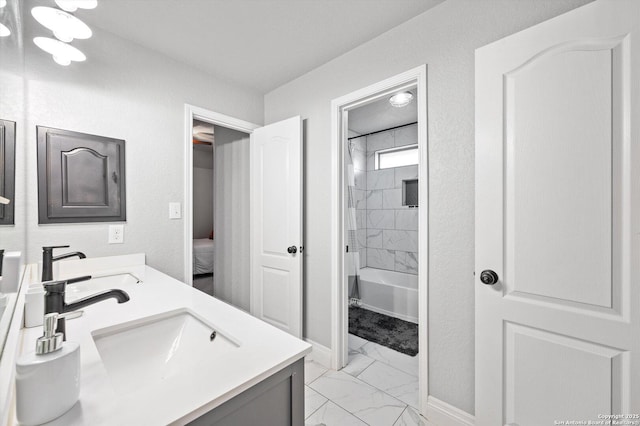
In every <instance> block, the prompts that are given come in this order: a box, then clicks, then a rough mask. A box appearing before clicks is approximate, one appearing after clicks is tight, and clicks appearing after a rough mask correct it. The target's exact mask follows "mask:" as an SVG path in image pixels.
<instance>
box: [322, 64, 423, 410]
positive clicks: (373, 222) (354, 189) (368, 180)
mask: <svg viewBox="0 0 640 426" xmlns="http://www.w3.org/2000/svg"><path fill="white" fill-rule="evenodd" d="M399 93H410V96H412V97H413V99H412V100H411V102H409V103H408V105H406V106H405V107H404V108H406V109H403V108H400V107H398V108H395V107H393V106H389V107H387V106H388V105H389V100H390V98H391V97H392V96H394V95H396V94H399ZM385 111H386V112H385ZM332 112H333V122H332V129H333V146H332V148H333V160H334V173H333V175H334V176H333V177H334V181H333V195H334V200H333V201H334V203H333V237H334V239H333V242H334V245H333V270H332V272H333V274H334V280H335V283H336V284H335V286H334V292H333V296H334V300H333V312H332V314H333V315H332V318H333V327H332V330H333V341H332V355H333V359H332V366H333V368H335V369H338V370H339V369H343V368H344V369H345V372H347V373H349V372H351V373H354V374H356V375H357V376H358V377H359V376H360V375H362V376H363V377H360V378H361V379H365V377H364V375H367V370H370V371H369V373H370V374H369V376H371V377H369V379H375V378H376V377H380V376H381V375H382V374H383V373H382V372H378V373H376V372H375V371H374V370H375V369H376V368H377V369H389V370H390V369H398V370H399V371H398V373H397V377H401V376H402V377H403V378H406V379H407V380H408V381H410V382H411V383H408V385H409V387H412V386H415V387H417V388H418V389H419V392H418V393H417V394H416V392H415V391H414V392H413V395H409V396H406V398H409V399H410V400H411V401H410V402H408V403H409V405H411V406H414V408H417V409H418V410H419V411H420V412H422V413H425V412H426V395H427V394H428V393H427V383H428V381H427V373H428V369H427V362H426V361H427V350H428V349H427V348H428V345H427V333H426V324H427V322H426V319H427V277H428V264H427V260H428V254H427V249H428V245H427V241H428V238H427V230H428V229H427V224H428V191H427V188H428V185H427V177H428V168H427V167H428V162H427V131H426V129H427V126H426V66H421V67H418V68H416V69H413V70H410V71H408V72H406V73H403V74H400V75H398V76H395V77H392V78H390V79H387V80H385V81H382V82H380V83H378V84H375V85H373V86H369V87H366V88H364V89H361V90H359V91H357V92H354V93H351V94H349V95H346V96H343V97H341V98H339V99H336V100H334V101H333V102H332ZM385 195H386V197H385ZM369 206H370V207H371V208H370V209H369V208H368V207H369ZM396 223H399V224H400V228H404V229H400V228H398V227H397V226H396ZM385 234H386V235H385ZM385 283H386V284H389V285H385ZM412 284H413V285H412ZM401 290H403V291H401ZM374 323H377V324H378V325H371V324H374ZM380 324H385V327H386V326H389V327H388V329H385V330H382V328H380V327H381V326H380ZM389 324H391V325H389ZM418 324H419V325H421V326H422V328H420V329H419V331H420V332H419V333H418V327H417V325H418ZM367 328H368V330H367ZM407 328H412V332H413V336H414V337H413V338H410V337H409V338H407V337H406V335H405V337H399V336H400V334H402V333H404V332H405V331H406V329H407ZM380 334H386V336H387V338H386V339H379V340H386V342H382V341H375V338H376V335H378V336H379V335H380ZM408 334H411V332H410V333H408ZM418 335H419V339H418ZM363 336H364V338H363ZM411 346H412V347H411ZM410 347H411V348H410ZM373 352H377V353H378V354H380V353H381V352H382V353H383V354H384V355H386V357H387V359H389V358H388V357H389V356H391V357H393V361H392V362H391V363H386V365H385V364H384V363H377V362H378V361H381V360H382V359H379V360H378V359H376V357H375V356H373ZM402 352H405V353H402ZM416 352H417V353H416ZM384 355H383V356H381V357H380V358H382V357H384ZM371 360H372V361H371ZM369 361H371V362H369ZM376 363H377V364H376ZM365 364H366V365H365ZM391 364H394V365H391ZM398 367H401V368H398ZM407 370H408V371H407ZM394 371H395V370H394ZM410 376H412V377H410ZM373 385H374V386H375V384H373ZM380 386H384V385H382V384H380ZM422 395H424V397H422Z"/></svg>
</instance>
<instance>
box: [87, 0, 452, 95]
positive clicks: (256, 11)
mask: <svg viewBox="0 0 640 426" xmlns="http://www.w3.org/2000/svg"><path fill="white" fill-rule="evenodd" d="M442 1H443V0H99V2H98V7H97V8H96V9H93V10H78V11H77V12H76V16H78V17H79V18H80V19H82V20H83V21H85V22H87V23H88V24H89V25H90V26H96V27H99V28H102V29H104V30H106V31H109V32H112V33H114V34H116V35H118V36H120V37H122V38H125V39H128V40H131V41H133V42H135V43H137V44H140V45H142V46H144V47H146V48H149V49H152V50H155V51H157V52H160V53H162V54H165V55H167V56H170V57H172V58H174V59H176V60H178V61H181V62H184V63H187V64H189V65H191V66H193V67H195V68H198V69H201V70H203V71H205V72H208V73H210V74H213V75H215V76H217V77H219V78H221V79H223V80H226V81H231V82H234V83H237V84H240V85H243V86H248V87H251V88H253V89H256V90H258V91H260V92H261V93H266V92H268V91H271V90H273V89H275V88H276V87H278V86H280V85H282V84H284V83H286V82H288V81H290V80H293V79H294V78H296V77H299V76H301V75H303V74H305V73H307V72H308V71H311V70H312V69H314V68H316V67H318V66H319V65H321V64H323V63H326V62H328V61H329V60H331V59H333V58H335V57H337V56H340V55H342V54H343V53H346V52H347V51H349V50H351V49H353V48H354V47H356V46H358V45H360V44H362V43H364V42H366V41H367V40H369V39H371V38H374V37H376V36H378V35H380V34H382V33H384V32H386V31H388V30H389V29H391V28H393V27H395V26H397V25H399V24H401V23H403V22H405V21H407V20H409V19H411V18H412V17H414V16H416V15H418V14H420V13H422V12H424V11H426V10H427V9H429V8H431V7H433V6H435V5H437V4H438V3H441V2H442Z"/></svg>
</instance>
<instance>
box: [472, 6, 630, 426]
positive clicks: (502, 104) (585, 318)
mask: <svg viewBox="0 0 640 426" xmlns="http://www.w3.org/2000/svg"><path fill="white" fill-rule="evenodd" d="M475 84H476V86H475V87H476V241H475V244H476V255H475V258H476V261H475V274H476V279H475V288H476V291H475V293H476V367H475V368H476V391H475V395H476V413H475V415H476V424H477V425H479V426H495V425H519V426H540V425H553V424H554V421H567V420H584V421H588V420H602V418H603V417H602V416H607V415H611V414H625V415H629V416H633V415H636V416H637V415H639V414H640V133H639V130H640V128H639V126H638V124H639V123H640V105H639V101H640V1H637V0H599V1H596V2H594V3H591V4H589V5H586V6H584V7H582V8H579V9H576V10H574V11H571V12H569V13H567V14H564V15H561V16H559V17H557V18H554V19H552V20H550V21H547V22H544V23H542V24H539V25H536V26H534V27H532V28H529V29H527V30H525V31H522V32H520V33H517V34H515V35H512V36H509V37H507V38H505V39H502V40H499V41H497V42H495V43H492V44H490V45H488V46H485V47H483V48H480V49H478V50H477V51H476V83H475ZM492 273H495V276H493V275H492ZM496 276H497V282H495V283H493V282H494V281H496ZM629 420H631V421H635V422H638V423H635V424H640V418H633V417H631V418H630V419H629ZM555 424H558V423H555ZM585 424H586V423H585Z"/></svg>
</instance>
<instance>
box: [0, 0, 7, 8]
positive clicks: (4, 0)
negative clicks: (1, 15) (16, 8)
mask: <svg viewBox="0 0 640 426" xmlns="http://www.w3.org/2000/svg"><path fill="white" fill-rule="evenodd" d="M6 5H7V0H0V9H2V8H3V7H5V6H6Z"/></svg>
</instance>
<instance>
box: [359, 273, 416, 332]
mask: <svg viewBox="0 0 640 426" xmlns="http://www.w3.org/2000/svg"><path fill="white" fill-rule="evenodd" d="M359 284H360V287H359V288H360V300H361V301H362V307H363V308H366V309H369V310H371V311H374V312H379V313H381V314H385V315H389V316H392V317H396V318H400V319H403V320H405V321H411V322H413V323H418V276H417V275H412V274H405V273H402V272H394V271H386V270H384V269H375V268H362V269H360V281H359Z"/></svg>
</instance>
